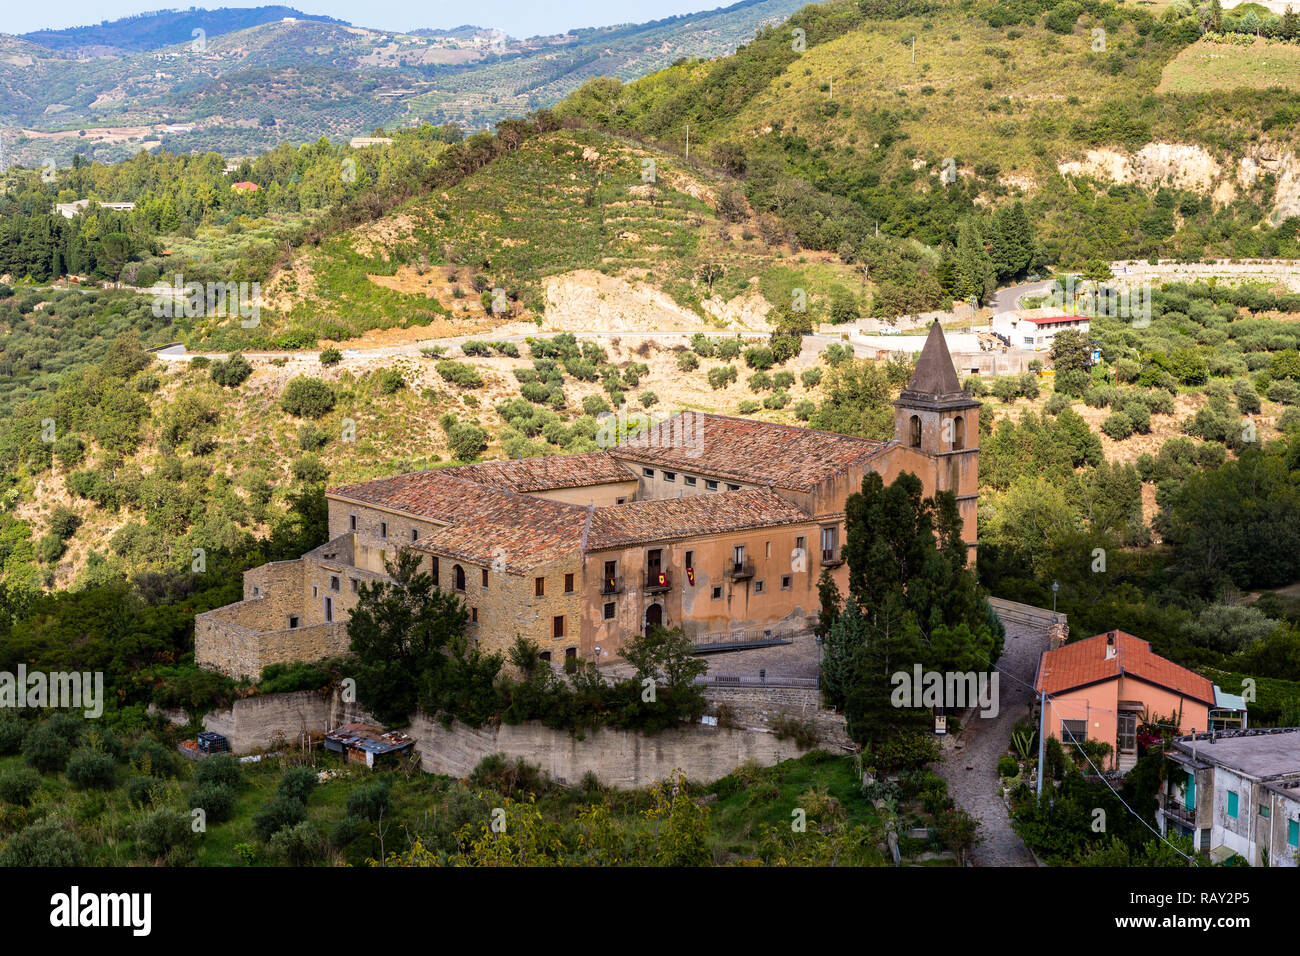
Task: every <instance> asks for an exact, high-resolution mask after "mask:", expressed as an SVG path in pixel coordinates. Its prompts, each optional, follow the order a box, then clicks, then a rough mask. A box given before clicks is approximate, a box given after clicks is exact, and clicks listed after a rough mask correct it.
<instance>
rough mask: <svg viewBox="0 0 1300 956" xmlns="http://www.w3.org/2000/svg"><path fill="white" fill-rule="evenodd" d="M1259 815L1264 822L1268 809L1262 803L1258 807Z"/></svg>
mask: <svg viewBox="0 0 1300 956" xmlns="http://www.w3.org/2000/svg"><path fill="white" fill-rule="evenodd" d="M1259 815H1260V816H1261V817H1263V818H1264V819H1266V820H1267V819H1268V807H1267V806H1266V805H1264V804H1262V803H1261V804H1260V805H1259Z"/></svg>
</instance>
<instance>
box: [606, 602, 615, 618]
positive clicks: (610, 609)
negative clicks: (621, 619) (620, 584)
mask: <svg viewBox="0 0 1300 956" xmlns="http://www.w3.org/2000/svg"><path fill="white" fill-rule="evenodd" d="M605 620H607V621H612V620H614V602H613V601H610V602H609V603H608V604H606V605H605Z"/></svg>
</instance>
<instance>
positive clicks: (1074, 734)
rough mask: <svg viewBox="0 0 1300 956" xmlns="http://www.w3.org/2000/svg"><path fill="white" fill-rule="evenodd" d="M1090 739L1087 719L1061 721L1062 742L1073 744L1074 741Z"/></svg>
mask: <svg viewBox="0 0 1300 956" xmlns="http://www.w3.org/2000/svg"><path fill="white" fill-rule="evenodd" d="M1087 739H1088V722H1087V721H1086V720H1063V721H1061V743H1063V744H1071V743H1074V741H1076V740H1077V741H1079V742H1080V743H1082V742H1083V741H1085V740H1087Z"/></svg>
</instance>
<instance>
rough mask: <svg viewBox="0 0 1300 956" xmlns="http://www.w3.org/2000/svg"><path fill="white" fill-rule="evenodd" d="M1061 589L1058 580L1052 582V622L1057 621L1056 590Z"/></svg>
mask: <svg viewBox="0 0 1300 956" xmlns="http://www.w3.org/2000/svg"><path fill="white" fill-rule="evenodd" d="M1059 590H1061V585H1060V584H1058V583H1057V582H1056V581H1053V582H1052V623H1053V624H1055V623H1056V592H1057V591H1059Z"/></svg>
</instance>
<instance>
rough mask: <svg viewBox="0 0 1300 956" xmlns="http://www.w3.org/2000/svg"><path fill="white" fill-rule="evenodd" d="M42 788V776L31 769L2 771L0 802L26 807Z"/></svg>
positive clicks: (13, 768) (0, 774)
mask: <svg viewBox="0 0 1300 956" xmlns="http://www.w3.org/2000/svg"><path fill="white" fill-rule="evenodd" d="M40 786H41V775H40V774H39V773H37V772H36V771H35V770H33V769H32V768H31V767H8V768H6V769H5V770H3V771H0V800H3V801H4V802H5V803H12V804H14V805H15V806H19V807H25V806H27V805H28V804H29V803H31V802H32V797H33V796H35V795H36V791H37V790H38V789H39V788H40Z"/></svg>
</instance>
